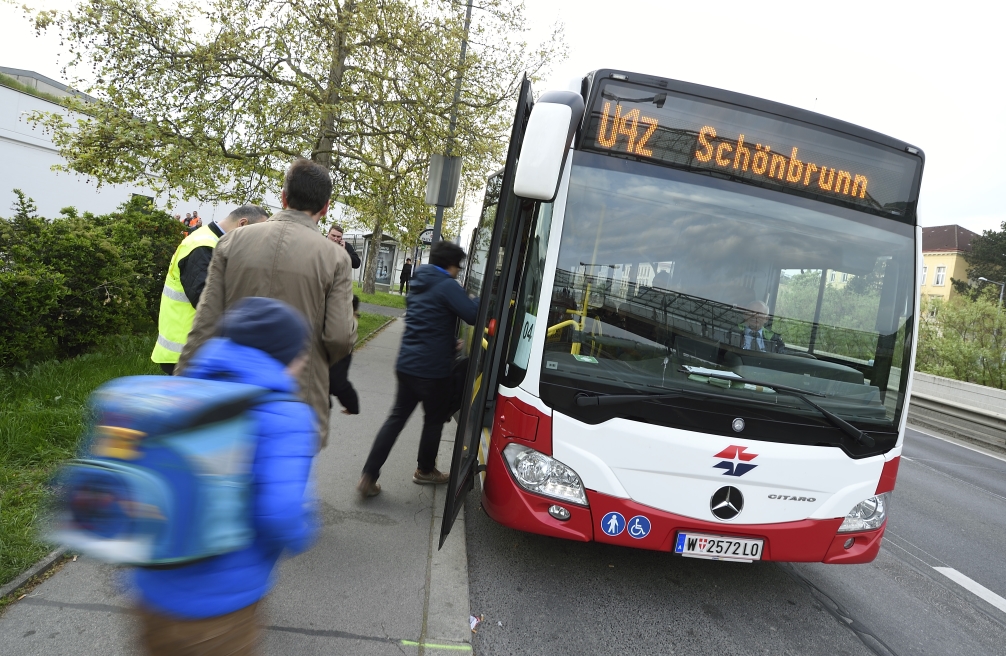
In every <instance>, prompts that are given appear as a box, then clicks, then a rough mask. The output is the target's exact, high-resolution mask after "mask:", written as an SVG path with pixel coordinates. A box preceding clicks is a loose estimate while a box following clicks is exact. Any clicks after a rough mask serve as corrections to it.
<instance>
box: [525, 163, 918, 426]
mask: <svg viewBox="0 0 1006 656" xmlns="http://www.w3.org/2000/svg"><path fill="white" fill-rule="evenodd" d="M564 217H565V218H564V222H563V228H562V238H561V244H560V248H559V256H558V265H557V268H556V272H555V278H554V281H553V286H552V296H551V301H550V305H549V310H548V313H549V314H548V324H547V325H548V327H549V328H548V330H547V332H546V341H545V352H544V357H543V359H542V370H541V380H542V383H543V399H545V400H546V402H548V403H550V404H551V405H553V407H556V408H557V409H561V410H563V411H568V412H571V413H572V414H574V415H575V414H576V409H575V406H576V404H575V403H571V400H572V399H573V396H572V395H571V394H568V393H562V394H560V393H557V392H555V391H554V390H558V389H562V390H565V391H567V392H569V391H571V390H576V393H577V394H583V393H590V394H595V393H596V394H619V393H633V394H650V393H652V394H659V393H661V390H675V389H686V390H691V391H693V392H694V393H695V394H699V395H701V393H702V392H703V391H706V392H709V394H710V395H713V394H715V396H716V398H717V399H719V400H718V401H717V404H718V405H717V406H716V407H715V408H712V407H710V408H703V411H704V412H707V414H708V413H713V414H715V413H716V412H721V413H726V414H729V413H731V412H737V411H738V410H739V408H741V407H742V406H744V407H750V408H755V409H756V410H757V412H759V413H761V414H760V416H763V417H765V418H767V419H770V420H771V421H772V422H773V423H775V425H778V424H779V422H783V423H785V422H792V423H808V422H810V423H814V422H816V421H817V420H818V419H819V416H818V414H815V411H814V410H813V409H812V408H809V407H808V406H807V404H805V403H802V402H801V401H800V399H798V398H794V397H792V396H790V395H784V394H777V393H775V392H774V391H773V390H772V389H771V387H770V386H771V385H778V386H786V387H789V388H796V389H798V390H801V391H806V392H808V393H810V394H813V395H814V401H815V402H816V403H817V404H818V405H820V406H821V407H823V408H825V409H827V410H828V411H830V412H832V413H834V414H836V415H838V416H840V417H841V418H842V419H845V420H846V421H848V422H849V423H852V424H854V425H856V426H858V427H859V428H860V429H862V430H865V431H870V430H876V431H895V432H896V431H897V426H898V422H899V417H900V413H901V412H902V410H903V400H904V391H905V390H904V388H905V383H906V382H907V381H906V380H904V379H903V377H902V375H901V366H902V363H903V362H906V363H907V362H908V360H909V358H910V348H911V342H912V340H911V330H912V325H913V321H912V318H913V317H914V314H915V296H914V289H915V271H914V266H915V243H914V234H915V233H914V228H913V226H910V225H907V224H905V223H903V222H899V221H894V220H891V219H886V218H882V217H877V216H874V215H870V214H865V213H862V212H857V211H854V210H850V209H845V208H841V207H835V206H831V205H826V204H824V203H821V202H818V201H815V200H810V199H805V198H798V197H792V196H788V195H786V194H782V193H779V192H775V191H769V190H764V189H755V188H750V187H747V186H745V185H739V184H736V183H732V182H729V181H725V180H717V179H711V178H709V177H707V176H700V175H695V174H692V173H687V172H683V171H677V170H673V169H668V168H664V167H658V166H654V165H651V164H645V163H640V162H634V161H629V160H624V159H617V158H613V157H609V156H604V155H596V154H591V153H585V152H575V153H573V166H572V171H571V177H570V183H569V190H568V195H567V201H566V208H565V215H564ZM713 372H715V373H714V375H713V377H710V376H708V375H704V374H709V373H713ZM723 376H736V377H737V378H736V379H735V380H734V381H729V380H724V378H723ZM905 378H907V377H905ZM742 379H746V380H749V381H758V382H761V383H764V385H756V384H748V383H746V382H744V381H743V380H742ZM549 389H551V390H553V391H552V392H549ZM724 398H726V399H727V400H728V401H731V400H732V399H736V402H735V403H732V402H726V401H724ZM651 405H652V404H651ZM686 405H688V404H686ZM690 405H691V406H693V407H698V406H696V405H695V404H694V403H690ZM700 405H701V404H700ZM733 405H736V406H737V407H736V408H735V407H732V406H733ZM613 407H614V408H616V409H615V410H612V411H613V412H619V413H621V414H622V416H625V415H626V413H628V414H631V415H632V416H633V417H637V418H638V417H644V420H647V421H661V420H659V419H656V420H654V419H646V418H645V417H647V416H648V417H651V418H652V417H653V416H655V415H654V413H652V412H651V413H649V414H648V415H647V414H646V413H640V411H638V410H632V409H630V408H624V407H621V406H613ZM682 412H687V410H686V409H685V408H677V409H675V410H674V412H664V413H663V414H664V415H666V416H668V417H669V418H668V421H669V422H670V423H671V424H673V423H674V419H673V417H680V416H681V413H682ZM672 415H673V417H672ZM811 417H813V418H814V419H810V418H811ZM709 421H713V419H709ZM745 437H747V435H745ZM773 439H779V438H773Z"/></svg>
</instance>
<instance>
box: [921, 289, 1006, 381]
mask: <svg viewBox="0 0 1006 656" xmlns="http://www.w3.org/2000/svg"><path fill="white" fill-rule="evenodd" d="M991 287H992V286H991V285H989V286H988V288H986V289H985V290H983V291H982V292H980V293H979V295H978V298H976V299H974V300H972V299H970V298H967V297H965V296H957V297H954V298H952V299H951V300H950V301H947V302H944V301H943V300H942V299H939V298H935V299H929V300H927V301H926V302H925V303H923V305H922V321H921V322H920V326H919V346H918V350H917V352H916V356H915V368H916V369H917V370H919V371H924V372H926V373H929V374H934V375H937V376H943V377H945V378H953V379H955V380H962V381H965V382H969V383H977V384H979V385H987V386H989V387H997V388H999V389H1006V312H1004V311H1003V308H1001V307H1000V306H999V297H998V294H996V293H995V292H996V291H998V290H995V289H992V288H991Z"/></svg>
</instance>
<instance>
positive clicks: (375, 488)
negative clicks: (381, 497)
mask: <svg viewBox="0 0 1006 656" xmlns="http://www.w3.org/2000/svg"><path fill="white" fill-rule="evenodd" d="M356 491H357V492H359V493H360V496H361V497H363V498H364V499H366V498H367V497H376V496H377V495H378V494H380V493H381V484H380V483H378V482H377V481H375V480H374V479H373V477H372V476H371V475H370V474H364V475H363V477H362V478H361V479H360V482H359V483H357V485H356Z"/></svg>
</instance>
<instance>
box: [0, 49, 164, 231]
mask: <svg viewBox="0 0 1006 656" xmlns="http://www.w3.org/2000/svg"><path fill="white" fill-rule="evenodd" d="M0 73H2V74H4V75H6V76H7V77H11V78H14V79H15V80H17V81H18V82H20V83H21V84H25V85H27V86H29V87H32V88H34V89H37V90H38V91H40V92H44V93H47V94H49V95H52V96H56V97H64V96H68V95H70V93H71V92H70V90H69V89H68V88H67V87H66V86H65V85H63V84H60V83H59V82H57V81H55V80H52V79H50V78H47V77H45V76H44V75H39V74H38V73H34V72H32V71H23V70H19V69H12V68H4V67H2V66H0ZM33 111H46V112H52V111H59V112H65V110H64V109H63V108H62V107H60V106H59V105H57V104H56V103H54V102H51V101H49V100H46V99H45V98H40V97H38V96H34V95H31V94H29V93H26V92H24V91H19V90H17V89H13V88H10V87H7V86H3V84H2V83H0V216H4V217H7V216H10V215H11V214H12V213H13V212H12V211H11V209H10V208H11V205H13V204H14V200H15V196H14V193H13V192H12V190H13V189H20V190H21V191H23V192H24V193H25V194H26V195H28V196H30V197H31V198H32V199H33V200H34V201H35V204H36V205H37V206H38V212H39V214H40V215H41V216H44V217H46V218H53V217H56V216H58V215H59V211H60V210H61V209H62V208H64V207H68V206H73V207H76V208H77V209H78V210H80V211H81V212H92V213H94V214H105V213H107V212H111V211H113V210H114V209H115V208H117V207H118V206H119V205H121V204H122V203H124V202H125V201H127V200H129V198H130V196H131V195H132V194H141V195H143V196H152V195H153V194H152V193H151V192H150V191H148V190H145V189H143V188H141V187H138V186H132V185H116V186H104V187H102V188H101V189H98V188H97V186H96V185H95V183H94V181H93V180H88V179H87V178H86V177H84V176H80V175H76V174H73V173H62V172H60V173H57V172H56V171H53V170H52V166H53V165H54V164H62V163H64V160H63V158H62V157H60V155H59V151H58V150H57V149H56V147H55V146H54V145H53V143H52V140H51V139H50V138H49V136H48V135H46V134H44V133H43V131H42V129H41V128H37V127H33V126H32V125H31V124H29V123H28V122H27V121H26V120H25V117H26V115H28V114H30V113H31V112H33Z"/></svg>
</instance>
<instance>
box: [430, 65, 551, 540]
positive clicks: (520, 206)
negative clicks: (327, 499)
mask: <svg viewBox="0 0 1006 656" xmlns="http://www.w3.org/2000/svg"><path fill="white" fill-rule="evenodd" d="M533 104H534V101H533V100H532V96H531V83H530V81H528V80H527V78H525V79H524V80H523V82H522V83H521V90H520V96H519V97H518V101H517V111H516V114H515V116H514V123H513V129H512V130H511V133H510V145H509V147H508V149H507V159H506V166H505V168H504V169H503V171H502V172H501V173H498V174H496V175H494V176H492V177H491V178H489V181H488V184H487V187H486V198H485V204H484V205H483V208H482V215H481V217H480V219H479V225H478V227H477V228H476V232H475V233H474V235H473V237H472V242H471V252H470V255H469V258H468V267H467V268H468V271H467V272H466V276H465V287H466V290H467V291H468V293H469V294H473V295H476V296H478V297H479V312H478V316H477V319H476V321H475V325H474V326H472V327H471V329H470V331H469V329H464V330H463V331H462V335H463V337H464V338H465V339H464V341H465V342H467V344H466V346H467V347H468V350H467V353H468V358H469V361H468V362H469V364H468V373H467V377H466V379H465V384H464V388H463V395H464V396H463V398H462V402H461V410H460V414H459V415H458V429H457V434H456V436H455V439H454V456H453V459H452V460H451V478H450V482H449V483H448V486H447V499H446V502H445V504H444V516H443V523H442V524H441V527H440V546H441V547H442V546H443V545H444V540H446V539H447V535H448V534H449V533H450V531H451V526H453V524H454V520H455V519H456V518H457V516H458V512H459V511H460V510H461V507H462V506H463V505H464V499H465V495H466V494H467V493H468V491H469V490H471V489H472V487H473V486H474V483H475V474H476V473H477V471H478V464H479V461H478V449H479V442H480V440H481V437H482V430H483V427H484V426H485V422H486V417H487V416H488V418H489V420H490V421H491V419H492V414H491V413H487V406H488V405H490V404H491V403H492V400H493V398H494V397H495V389H493V388H494V387H495V385H496V381H497V380H498V377H499V376H498V374H499V367H500V364H501V360H502V359H503V346H504V345H505V344H506V343H507V342H508V334H509V331H510V329H511V326H510V324H511V321H510V314H511V312H512V308H511V305H512V304H511V303H510V300H511V297H512V295H513V286H514V279H515V277H516V272H517V271H518V270H519V269H520V266H521V262H520V257H521V253H520V251H521V250H522V249H521V248H520V247H519V246H520V244H519V238H520V234H521V232H522V227H523V226H522V225H520V224H523V223H525V222H526V221H527V220H528V216H529V215H530V214H531V212H529V211H527V208H526V207H524V206H526V205H528V203H526V202H522V201H520V199H518V198H517V197H516V196H514V195H513V180H514V173H515V170H516V167H517V155H518V153H520V148H521V144H522V143H523V139H524V131H525V129H526V126H527V119H528V116H529V115H530V113H531V107H532V106H533Z"/></svg>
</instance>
